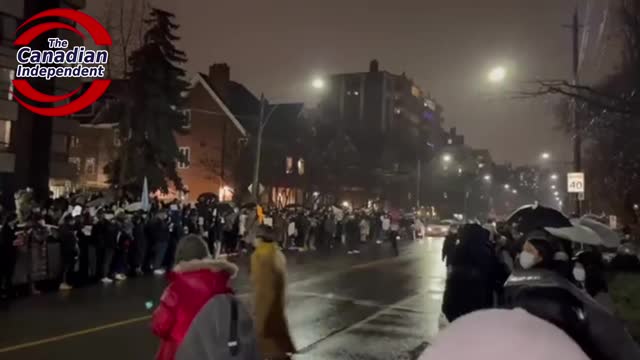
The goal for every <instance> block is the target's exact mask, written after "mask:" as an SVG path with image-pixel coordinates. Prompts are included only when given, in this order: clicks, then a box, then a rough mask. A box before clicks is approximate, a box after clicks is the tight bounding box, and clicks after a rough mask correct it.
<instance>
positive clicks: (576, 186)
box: [567, 172, 584, 194]
mask: <svg viewBox="0 0 640 360" xmlns="http://www.w3.org/2000/svg"><path fill="white" fill-rule="evenodd" d="M567 192H569V193H574V194H575V193H584V173H581V172H580V173H568V174H567Z"/></svg>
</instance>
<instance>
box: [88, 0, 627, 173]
mask: <svg viewBox="0 0 640 360" xmlns="http://www.w3.org/2000/svg"><path fill="white" fill-rule="evenodd" d="M106 1H107V0H91V1H88V3H89V6H88V9H87V11H88V12H89V13H90V14H92V15H98V16H99V15H100V13H101V12H103V9H104V6H105V5H104V4H105V2H106ZM127 1H134V0H127ZM116 2H117V0H116ZM607 2H608V0H591V1H587V0H582V1H580V4H581V10H582V14H583V16H582V17H583V19H582V20H583V21H584V22H585V23H586V24H588V25H589V26H588V27H586V28H585V35H588V36H589V41H588V42H587V43H586V47H585V51H584V54H585V62H584V66H583V73H584V74H585V75H587V74H588V76H585V77H586V78H588V79H589V80H593V79H596V78H597V76H599V75H601V74H603V73H606V72H607V71H609V70H610V68H611V65H609V64H610V63H611V62H612V61H611V60H610V58H611V55H609V56H602V54H603V53H604V51H609V52H610V53H613V54H614V55H617V52H615V50H613V51H612V50H611V49H610V47H611V46H610V45H609V44H608V41H607V39H606V38H607V36H606V33H607V32H605V36H603V37H602V40H601V41H598V39H599V37H598V31H599V26H600V24H601V23H602V19H603V15H604V13H605V11H604V9H605V8H606V6H607ZM153 3H154V4H155V5H156V6H159V7H161V8H164V9H167V10H170V11H173V12H175V13H176V15H177V21H178V22H179V23H180V25H181V26H182V27H181V29H180V32H179V35H180V36H181V37H182V41H181V43H180V44H179V46H180V47H181V48H182V49H183V50H185V51H186V52H187V55H188V56H189V63H188V65H187V70H188V71H190V72H195V71H202V72H206V71H207V69H208V66H209V65H210V64H211V63H213V62H227V63H228V64H229V65H230V66H231V73H232V74H231V76H232V78H233V79H234V80H236V81H240V82H242V83H244V84H246V85H247V86H248V87H249V88H250V89H251V90H252V91H254V92H255V93H256V94H259V93H260V92H261V91H263V92H264V93H265V94H266V96H267V97H268V98H270V99H271V100H272V101H306V102H307V103H308V104H310V105H314V101H317V98H318V95H317V94H314V93H313V91H312V90H311V89H310V87H309V82H310V79H311V78H312V77H313V76H315V75H323V74H331V73H344V72H358V71H366V70H367V69H368V63H369V61H370V60H371V59H373V58H376V59H378V60H379V61H380V64H381V67H382V68H383V69H385V70H388V71H390V72H394V73H402V72H406V74H407V76H409V77H411V78H413V79H414V80H415V81H416V82H417V83H418V84H419V85H420V86H421V87H422V88H423V89H424V90H425V91H426V92H428V93H431V94H432V96H433V97H434V98H435V99H436V100H437V101H438V102H440V103H441V104H442V105H443V106H444V109H445V118H446V123H445V126H446V127H451V126H457V127H458V129H459V132H462V133H463V134H464V135H465V136H466V141H467V143H468V144H469V145H470V146H472V147H475V148H488V149H489V150H490V151H491V152H492V154H493V156H494V159H495V160H497V161H499V162H504V161H512V162H514V163H516V164H523V163H533V162H534V161H536V159H537V155H538V154H539V153H540V152H542V151H551V152H552V153H553V154H554V157H555V158H556V159H558V158H562V159H570V138H567V137H565V136H564V135H563V134H561V133H559V132H557V131H555V130H554V126H555V123H556V120H555V119H554V117H553V112H552V104H553V99H551V98H547V99H536V100H510V99H505V96H504V95H501V94H504V91H503V90H504V89H505V88H511V89H513V88H514V87H515V86H516V85H515V84H504V85H502V90H501V89H500V88H497V87H496V86H495V85H492V84H489V83H488V82H487V80H486V74H487V72H488V71H489V69H490V68H491V67H492V66H495V65H504V66H507V67H508V68H509V72H510V76H511V79H512V80H517V81H520V80H531V79H535V78H568V77H569V76H570V70H571V43H570V41H571V34H570V31H569V30H568V29H565V28H563V25H565V24H568V23H570V20H571V15H572V9H573V7H574V5H575V1H571V0H535V1H532V0H397V1H388V0H322V1H318V0H305V1H301V0H269V1H256V0H233V1H221V0H218V1H216V0H183V1H175V0H156V1H153ZM589 3H590V4H589ZM588 8H589V9H588ZM587 14H588V15H587ZM609 23H611V21H609ZM607 47H609V48H607Z"/></svg>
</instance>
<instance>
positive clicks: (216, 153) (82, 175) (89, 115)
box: [69, 74, 247, 201]
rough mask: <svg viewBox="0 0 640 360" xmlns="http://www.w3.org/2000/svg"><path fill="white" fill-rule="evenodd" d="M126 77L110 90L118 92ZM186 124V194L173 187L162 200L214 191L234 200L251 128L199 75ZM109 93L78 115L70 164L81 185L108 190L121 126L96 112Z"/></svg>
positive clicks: (182, 138)
mask: <svg viewBox="0 0 640 360" xmlns="http://www.w3.org/2000/svg"><path fill="white" fill-rule="evenodd" d="M122 85H123V82H122V81H114V83H113V84H112V86H111V88H112V90H113V91H118V89H119V88H121V87H122ZM191 85H192V86H191V92H190V93H189V99H188V103H187V104H188V106H187V109H186V110H185V111H186V115H187V121H186V122H185V130H188V131H187V133H186V134H184V135H181V134H176V142H177V144H178V147H179V149H180V152H181V153H182V154H183V156H184V158H185V160H186V161H185V162H182V163H179V164H178V169H177V170H178V174H179V175H180V177H181V178H182V181H183V183H184V185H185V187H186V188H187V189H188V193H187V194H178V193H176V192H175V191H174V190H172V189H170V191H169V194H168V195H164V196H162V197H163V198H174V197H179V196H180V197H183V198H184V199H186V200H189V201H196V199H197V198H198V196H199V195H201V194H204V193H214V194H217V195H219V196H220V198H221V199H222V200H231V198H232V197H233V194H234V193H235V188H236V183H235V177H234V172H235V169H236V165H237V162H238V159H239V154H240V151H241V149H242V148H243V147H244V144H245V139H246V135H247V132H246V130H245V129H244V128H243V126H242V125H241V124H240V122H238V120H237V119H236V117H235V116H234V115H233V114H232V113H231V111H230V110H229V109H228V108H227V106H226V105H225V104H224V102H223V101H222V100H221V99H220V97H219V96H218V94H216V92H215V91H214V90H213V89H212V87H211V86H210V85H209V83H208V82H207V79H206V76H205V75H202V74H197V75H196V76H195V77H194V78H193V80H192V83H191ZM109 98H110V96H109V94H107V95H105V96H104V97H103V99H102V100H101V101H99V102H98V103H96V104H94V105H93V106H92V108H90V109H87V110H86V111H84V112H83V113H81V114H78V115H77V116H76V119H77V120H78V121H79V123H80V126H78V127H77V129H76V130H75V131H74V133H73V136H72V137H71V144H70V157H69V162H70V163H72V164H73V165H74V167H75V168H76V169H77V171H78V175H79V176H78V181H77V183H75V184H74V186H73V187H74V188H76V189H79V188H81V189H104V188H107V187H108V186H109V184H108V183H107V181H108V178H109V176H108V174H106V173H105V172H104V168H105V165H107V164H108V163H109V162H110V161H111V160H113V159H114V158H116V156H117V149H118V146H119V145H120V144H119V135H118V128H117V124H115V123H112V124H104V123H100V124H96V123H94V120H95V119H94V118H95V114H97V112H98V110H99V108H100V107H102V106H104V104H105V102H106V101H109Z"/></svg>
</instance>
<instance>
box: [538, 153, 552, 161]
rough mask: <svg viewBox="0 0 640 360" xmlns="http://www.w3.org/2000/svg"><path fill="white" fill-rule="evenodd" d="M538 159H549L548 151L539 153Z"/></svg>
mask: <svg viewBox="0 0 640 360" xmlns="http://www.w3.org/2000/svg"><path fill="white" fill-rule="evenodd" d="M540 159H542V160H549V159H551V154H550V153H548V152H543V153H542V154H540Z"/></svg>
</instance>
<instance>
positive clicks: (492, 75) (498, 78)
mask: <svg viewBox="0 0 640 360" xmlns="http://www.w3.org/2000/svg"><path fill="white" fill-rule="evenodd" d="M506 77H507V69H505V68H504V67H502V66H496V67H494V68H493V69H491V71H489V75H488V78H489V81H490V82H492V83H494V84H498V83H501V82H503V81H504V79H505V78H506Z"/></svg>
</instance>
